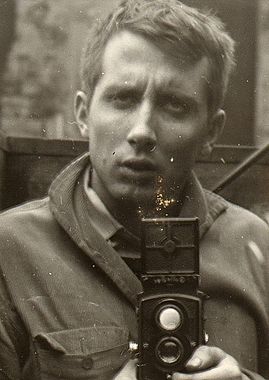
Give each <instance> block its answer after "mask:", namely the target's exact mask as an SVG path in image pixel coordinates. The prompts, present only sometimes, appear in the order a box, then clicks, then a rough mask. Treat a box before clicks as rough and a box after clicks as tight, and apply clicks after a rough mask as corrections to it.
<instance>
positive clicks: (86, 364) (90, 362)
mask: <svg viewBox="0 0 269 380" xmlns="http://www.w3.org/2000/svg"><path fill="white" fill-rule="evenodd" d="M92 366H93V360H92V358H91V357H90V356H86V357H85V358H84V359H83V360H82V368H84V369H91V368H92Z"/></svg>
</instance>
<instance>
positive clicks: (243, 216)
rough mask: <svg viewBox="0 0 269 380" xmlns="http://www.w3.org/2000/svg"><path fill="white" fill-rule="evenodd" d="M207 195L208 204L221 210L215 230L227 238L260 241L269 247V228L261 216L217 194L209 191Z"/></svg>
mask: <svg viewBox="0 0 269 380" xmlns="http://www.w3.org/2000/svg"><path fill="white" fill-rule="evenodd" d="M205 194H206V198H207V201H208V204H209V205H211V207H212V205H213V208H214V207H215V208H216V207H219V209H220V210H221V212H220V213H219V215H218V217H217V218H216V220H215V221H214V223H213V225H212V227H211V228H213V230H215V231H216V230H218V231H219V232H221V234H222V235H224V236H225V237H226V238H228V237H229V236H230V237H233V236H243V237H244V238H247V239H249V240H255V241H257V240H258V241H259V242H260V243H261V244H262V245H264V244H266V245H269V226H268V224H267V223H266V222H265V221H264V220H262V219H261V218H260V217H259V216H257V215H256V214H254V213H253V212H251V211H249V210H247V209H245V208H243V207H240V206H238V205H235V204H233V203H231V202H229V201H227V200H225V199H224V198H222V197H221V196H219V195H217V194H214V193H212V192H209V191H205ZM216 205H217V206H216ZM209 207H210V206H209Z"/></svg>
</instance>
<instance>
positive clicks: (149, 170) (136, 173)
mask: <svg viewBox="0 0 269 380" xmlns="http://www.w3.org/2000/svg"><path fill="white" fill-rule="evenodd" d="M121 170H122V172H123V173H124V174H125V175H126V176H129V177H132V178H134V179H135V178H137V179H140V178H141V179H142V178H147V177H150V178H152V177H153V176H156V172H157V167H156V165H155V164H154V163H153V162H152V161H150V160H148V159H145V158H141V159H140V158H131V159H128V160H125V161H123V162H122V163H121Z"/></svg>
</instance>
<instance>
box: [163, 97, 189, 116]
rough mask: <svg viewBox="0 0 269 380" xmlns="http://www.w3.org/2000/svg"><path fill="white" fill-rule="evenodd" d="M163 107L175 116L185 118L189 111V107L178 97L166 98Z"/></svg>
mask: <svg viewBox="0 0 269 380" xmlns="http://www.w3.org/2000/svg"><path fill="white" fill-rule="evenodd" d="M162 107H163V108H164V109H165V110H166V111H168V112H171V113H173V114H175V115H179V116H183V115H185V114H186V113H188V111H189V106H188V104H186V103H185V102H184V101H182V100H180V99H178V98H176V97H174V96H173V97H170V98H169V97H166V98H165V99H163V100H162Z"/></svg>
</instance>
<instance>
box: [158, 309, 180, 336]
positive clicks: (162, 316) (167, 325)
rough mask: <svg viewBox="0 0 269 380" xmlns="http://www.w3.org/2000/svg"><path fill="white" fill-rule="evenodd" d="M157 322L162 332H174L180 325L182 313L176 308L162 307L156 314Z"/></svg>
mask: <svg viewBox="0 0 269 380" xmlns="http://www.w3.org/2000/svg"><path fill="white" fill-rule="evenodd" d="M157 321H158V324H159V325H160V326H161V327H162V328H163V329H164V330H167V331H173V330H176V329H177V328H178V327H180V326H181V324H182V321H183V316H182V312H181V311H180V310H179V309H178V308H176V307H173V306H170V305H167V306H165V307H162V308H161V310H160V311H159V313H158V314H157Z"/></svg>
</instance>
